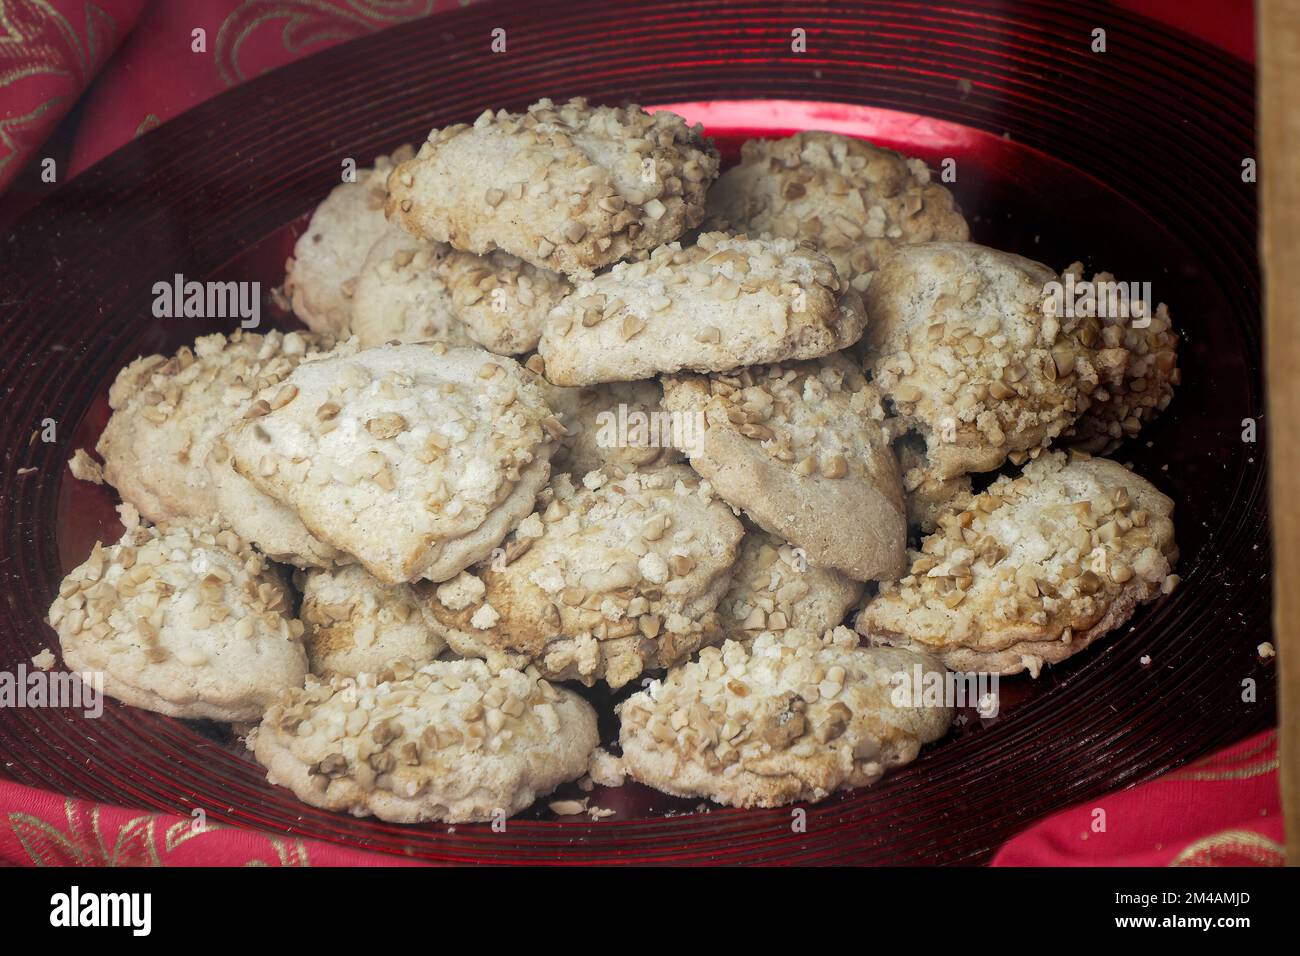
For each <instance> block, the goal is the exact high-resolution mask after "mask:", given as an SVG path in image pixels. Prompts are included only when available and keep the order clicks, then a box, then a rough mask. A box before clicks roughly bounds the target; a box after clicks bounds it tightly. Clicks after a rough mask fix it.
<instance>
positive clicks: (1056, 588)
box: [857, 452, 1178, 676]
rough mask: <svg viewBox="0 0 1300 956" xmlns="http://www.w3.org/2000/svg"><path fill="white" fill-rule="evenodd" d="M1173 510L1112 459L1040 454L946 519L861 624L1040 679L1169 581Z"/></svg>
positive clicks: (955, 664) (876, 635)
mask: <svg viewBox="0 0 1300 956" xmlns="http://www.w3.org/2000/svg"><path fill="white" fill-rule="evenodd" d="M1173 510H1174V505H1173V502H1172V501H1170V500H1169V499H1168V498H1166V497H1165V496H1164V495H1162V494H1161V493H1160V492H1159V491H1157V490H1156V489H1155V488H1154V487H1152V485H1151V484H1149V483H1148V482H1147V481H1145V480H1144V479H1142V478H1139V477H1138V476H1137V475H1135V474H1133V473H1132V472H1131V471H1129V470H1128V469H1126V468H1124V467H1123V466H1122V465H1119V464H1116V463H1115V462H1113V461H1108V460H1106V459H1104V458H1089V457H1088V456H1086V455H1076V456H1074V457H1073V458H1069V457H1067V456H1066V455H1065V454H1064V453H1062V452H1047V453H1044V454H1043V455H1042V456H1040V457H1039V458H1037V459H1035V460H1034V461H1032V462H1030V463H1029V464H1028V465H1026V466H1025V469H1024V473H1023V474H1022V475H1021V476H1020V477H1019V478H1012V477H1010V476H1003V477H1001V478H999V479H998V480H997V481H995V482H994V483H993V484H992V485H990V486H989V488H988V490H987V491H985V492H984V493H983V494H980V495H977V496H976V497H975V499H974V501H973V502H972V503H971V505H970V507H968V508H966V509H965V510H963V511H958V512H954V513H951V514H948V515H944V516H943V517H941V518H940V520H939V523H940V527H941V530H939V531H936V532H935V533H934V534H931V535H929V536H927V537H926V538H925V539H924V540H923V541H922V542H921V550H920V551H919V552H913V554H912V567H911V571H910V573H909V574H908V576H907V577H905V578H903V579H902V580H901V581H898V582H896V583H891V584H883V585H881V588H880V594H879V596H877V597H876V598H874V599H873V600H871V601H869V602H868V603H867V605H866V607H864V608H863V609H862V611H861V613H860V614H859V615H858V619H857V628H858V630H859V631H860V632H861V633H863V634H864V635H866V636H867V637H868V638H870V639H871V640H872V642H873V643H874V642H879V643H886V644H893V645H896V646H901V647H912V648H916V649H918V650H925V651H929V652H931V653H933V654H935V655H936V656H938V657H939V658H940V659H941V660H942V661H943V662H944V663H945V664H947V665H948V666H949V667H951V668H953V669H954V670H962V671H992V672H995V673H1001V674H1015V673H1019V672H1020V671H1022V670H1028V671H1030V673H1032V674H1034V675H1035V676H1037V674H1038V672H1039V669H1040V668H1041V667H1042V665H1043V664H1044V663H1049V664H1054V663H1056V662H1058V661H1062V660H1064V659H1065V658H1067V657H1069V656H1070V655H1071V654H1075V653H1078V652H1079V651H1081V650H1083V649H1084V648H1085V647H1087V646H1088V645H1089V644H1091V643H1092V642H1093V641H1094V640H1096V639H1097V638H1099V637H1101V636H1102V635H1103V634H1106V633H1107V632H1109V631H1113V630H1115V629H1116V628H1118V627H1119V626H1120V625H1122V624H1123V623H1124V622H1125V621H1127V620H1128V619H1129V617H1130V616H1131V615H1132V614H1133V610H1134V608H1136V607H1137V605H1139V604H1142V603H1145V602H1148V601H1152V600H1155V598H1156V597H1158V596H1159V595H1160V594H1161V592H1162V591H1164V592H1166V593H1167V592H1168V591H1170V590H1172V589H1173V587H1174V585H1176V584H1177V577H1176V576H1174V575H1171V574H1170V567H1171V566H1172V565H1173V563H1174V562H1175V561H1176V560H1177V559H1178V547H1177V545H1176V544H1175V543H1174V525H1173V521H1172V520H1171V518H1172V515H1173Z"/></svg>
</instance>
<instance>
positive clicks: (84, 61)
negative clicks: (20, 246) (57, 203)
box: [0, 0, 117, 182]
mask: <svg viewBox="0 0 1300 956" xmlns="http://www.w3.org/2000/svg"><path fill="white" fill-rule="evenodd" d="M84 12H85V21H86V26H85V30H86V35H85V36H84V37H82V36H81V35H80V34H79V33H78V32H77V30H76V29H75V28H74V27H73V25H72V24H71V23H70V22H69V21H68V19H67V18H66V17H65V16H63V14H61V13H59V11H58V10H56V9H54V7H53V6H52V5H51V4H50V3H49V2H48V0H0V97H4V98H5V99H6V101H7V102H9V103H12V104H18V105H17V106H16V107H13V108H16V109H19V110H22V112H21V113H19V114H18V115H15V116H10V117H7V118H3V119H0V182H2V181H3V180H4V178H5V176H6V174H7V173H12V172H13V170H12V169H11V168H10V167H11V166H12V165H13V164H14V163H15V161H16V160H18V159H19V158H20V157H25V156H26V153H27V152H28V151H30V150H32V149H35V148H36V147H37V146H38V145H40V142H41V140H42V139H43V138H44V135H45V133H46V132H47V131H48V125H49V118H48V114H49V113H50V112H51V111H53V110H56V109H58V108H60V107H63V106H65V105H67V104H70V103H71V102H72V101H74V100H75V99H76V98H77V96H78V95H80V93H81V91H82V90H83V89H85V87H86V85H87V84H88V83H89V82H90V80H91V79H92V78H93V77H94V75H95V74H96V73H97V72H98V71H99V68H100V66H101V64H102V62H103V60H104V59H105V58H106V57H107V56H108V54H109V53H110V52H111V51H112V50H113V49H114V47H115V46H116V33H117V25H116V23H115V22H114V20H113V18H112V17H111V16H110V15H109V14H108V13H106V12H105V11H104V10H103V9H101V8H100V7H97V6H95V5H93V4H91V3H87V4H86V5H85V7H84ZM51 79H53V80H56V81H57V82H56V83H54V84H49V81H50V80H51ZM42 81H44V82H42ZM47 85H48V86H52V87H53V89H50V88H47ZM25 86H30V87H32V89H24V88H23V87H25ZM38 96H39V97H40V99H37V97H38ZM25 101H26V102H25ZM26 107H29V108H26Z"/></svg>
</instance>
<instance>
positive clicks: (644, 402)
mask: <svg viewBox="0 0 1300 956" xmlns="http://www.w3.org/2000/svg"><path fill="white" fill-rule="evenodd" d="M529 361H530V363H531V364H532V365H535V366H539V367H540V362H541V360H540V358H538V357H537V356H534V357H533V358H532V359H530V360H529ZM541 382H542V383H544V384H543V388H544V391H545V393H546V400H547V403H548V404H549V405H550V406H551V408H552V409H554V411H555V414H556V417H558V418H559V419H560V422H561V423H562V424H563V425H564V430H565V435H564V437H563V438H561V439H560V448H559V450H558V451H557V452H556V453H555V457H554V458H552V459H551V470H552V471H553V472H554V473H555V474H560V473H562V472H567V473H568V474H570V475H572V476H573V477H574V478H575V479H577V480H579V481H580V480H581V479H582V476H583V475H585V474H586V473H587V472H589V471H596V470H597V469H600V468H605V467H607V466H608V467H610V468H611V469H617V470H621V471H624V472H628V471H633V470H636V471H643V472H644V471H653V470H654V469H656V468H662V467H663V466H665V465H672V464H677V463H678V462H680V461H681V460H682V455H681V452H679V451H678V450H677V448H676V445H678V444H681V445H683V446H686V447H689V446H691V445H693V444H694V442H695V440H696V439H697V438H699V437H702V436H701V435H696V434H694V433H693V432H692V431H691V429H692V428H693V427H694V424H695V420H694V419H693V418H690V417H688V418H685V419H683V418H681V417H680V416H676V415H673V414H672V413H671V412H668V411H666V410H665V409H663V408H662V407H661V406H660V402H661V401H662V400H663V394H664V393H663V389H662V388H660V386H659V383H658V382H653V381H651V382H610V383H608V384H605V385H591V386H588V387H586V388H562V387H560V386H558V385H551V384H549V383H546V382H545V379H542V380H541Z"/></svg>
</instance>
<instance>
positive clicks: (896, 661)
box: [619, 627, 952, 807]
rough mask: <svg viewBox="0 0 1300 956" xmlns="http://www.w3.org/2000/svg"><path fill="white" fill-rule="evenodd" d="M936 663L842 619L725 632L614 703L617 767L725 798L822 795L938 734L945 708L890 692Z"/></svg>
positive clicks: (776, 799) (753, 803) (858, 782)
mask: <svg viewBox="0 0 1300 956" xmlns="http://www.w3.org/2000/svg"><path fill="white" fill-rule="evenodd" d="M944 673H945V672H944V669H943V666H942V665H940V664H939V663H938V662H937V661H935V660H933V659H932V658H929V657H927V656H925V655H922V654H916V653H913V652H911V651H904V650H900V649H897V648H880V647H875V648H872V647H859V646H858V639H857V635H855V634H854V633H853V632H852V631H850V630H849V629H848V628H846V627H837V628H835V629H834V630H833V631H829V632H827V633H826V634H825V635H824V636H820V637H819V636H817V635H816V634H810V633H807V632H802V631H786V632H785V633H783V634H772V633H764V634H760V635H759V636H758V637H756V638H755V639H754V640H753V642H752V643H750V644H748V645H745V644H741V643H738V642H736V641H727V642H726V643H725V644H724V645H722V647H707V648H705V649H704V650H702V651H701V652H700V656H699V659H698V660H696V661H692V662H691V663H688V664H683V665H682V666H681V667H676V668H673V669H672V670H671V671H669V672H668V675H667V676H666V677H665V678H663V680H655V681H652V682H651V683H650V686H649V687H648V688H647V689H646V690H644V691H641V692H640V693H638V694H633V695H632V696H631V697H629V698H628V699H627V700H626V701H624V702H623V704H622V705H621V706H620V707H619V717H620V727H619V742H620V743H621V745H622V747H623V766H624V769H626V771H627V772H628V774H629V775H630V776H632V777H633V778H634V779H636V780H639V781H641V782H642V783H645V784H648V785H650V786H652V787H654V788H655V789H656V790H662V791H663V792H664V793H669V794H673V795H675V796H679V797H707V798H709V799H710V800H713V801H716V802H717V803H722V804H726V805H728V806H734V807H776V806H781V805H782V804H787V803H794V802H795V801H796V800H807V801H812V802H816V801H819V800H825V799H826V798H827V797H828V796H830V795H831V794H832V793H834V792H835V791H836V790H846V789H852V788H855V787H865V786H869V785H870V784H873V783H875V782H876V781H877V780H879V779H880V778H881V777H883V776H884V774H885V771H886V770H890V769H893V768H895V767H899V766H902V765H903V764H906V763H910V762H911V761H913V760H915V759H916V756H917V754H918V753H919V752H920V749H921V747H922V745H924V744H927V743H930V742H932V741H935V740H938V739H939V738H940V737H942V736H943V735H944V734H945V733H946V732H947V730H948V726H949V724H950V723H951V721H952V710H951V709H950V708H948V707H942V706H926V705H924V704H923V703H921V702H920V701H919V700H913V699H912V697H911V695H907V698H908V699H906V700H901V701H900V700H898V697H899V696H900V694H903V693H905V691H906V688H907V686H910V685H913V684H914V683H915V682H916V678H917V676H922V679H923V680H924V679H926V678H925V676H924V675H929V674H934V675H936V676H939V675H943V674H944ZM930 679H934V678H930Z"/></svg>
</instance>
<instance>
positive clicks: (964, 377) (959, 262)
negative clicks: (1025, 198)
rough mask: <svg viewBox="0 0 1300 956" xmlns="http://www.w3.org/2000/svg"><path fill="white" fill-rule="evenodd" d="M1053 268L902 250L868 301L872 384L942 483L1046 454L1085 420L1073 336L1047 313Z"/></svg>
mask: <svg viewBox="0 0 1300 956" xmlns="http://www.w3.org/2000/svg"><path fill="white" fill-rule="evenodd" d="M1056 280H1057V276H1056V273H1055V272H1053V271H1052V270H1051V269H1049V268H1048V267H1047V266H1044V265H1041V264H1040V263H1037V262H1033V261H1031V260H1029V259H1025V258H1023V257H1021V256H1015V255H1011V254H1010V253H1006V252H998V251H997V250H994V249H989V248H986V247H984V246H979V245H976V244H974V243H969V242H967V243H950V242H936V243H924V244H921V245H913V246H902V247H900V248H899V249H897V250H896V251H895V252H894V253H893V254H892V255H891V256H890V257H889V258H888V259H887V260H886V261H885V262H884V263H883V264H882V265H881V267H880V269H879V270H878V271H877V272H876V274H875V277H874V278H873V279H872V281H871V284H870V286H869V287H868V289H867V292H866V295H865V296H864V301H865V303H866V307H867V313H868V314H869V315H870V316H871V324H870V326H869V327H868V329H867V333H866V335H865V336H864V340H863V341H864V345H865V346H866V348H867V366H868V368H869V369H870V370H871V372H872V376H873V381H874V382H875V383H876V384H877V385H878V386H879V387H880V389H881V391H883V392H884V393H885V395H886V396H887V397H888V398H889V399H890V400H891V401H892V402H893V404H894V406H895V408H896V409H897V411H898V413H899V414H900V415H902V416H904V417H905V418H907V419H908V420H909V421H911V422H912V423H914V425H915V427H916V428H917V430H918V431H919V432H920V433H921V434H922V435H923V437H924V438H925V440H926V445H927V458H928V464H929V467H930V468H932V469H933V472H934V475H935V477H936V478H939V479H946V478H952V477H955V476H957V475H962V474H965V473H967V472H978V471H991V470H992V469H994V468H997V467H998V466H999V465H1001V464H1002V462H1003V461H1005V460H1006V459H1007V458H1008V457H1009V456H1011V455H1016V456H1017V457H1019V458H1020V459H1021V460H1023V458H1024V457H1025V456H1027V454H1028V453H1030V452H1033V451H1035V450H1037V449H1039V448H1042V447H1044V446H1046V445H1047V443H1048V442H1050V441H1051V440H1052V439H1053V438H1055V437H1056V436H1057V435H1059V434H1060V433H1061V431H1062V430H1063V429H1065V428H1066V427H1067V426H1068V425H1070V424H1071V423H1072V422H1073V421H1074V420H1075V418H1076V417H1078V414H1079V408H1080V396H1081V388H1086V387H1088V385H1087V384H1085V382H1084V380H1083V379H1082V378H1081V377H1080V376H1079V375H1078V374H1077V373H1076V371H1075V360H1076V357H1077V356H1078V355H1079V354H1081V353H1083V352H1086V349H1084V348H1082V347H1081V346H1080V345H1079V343H1078V342H1077V341H1075V340H1074V339H1073V337H1072V335H1071V333H1072V331H1073V328H1074V324H1075V323H1076V322H1077V321H1078V320H1076V319H1070V318H1065V317H1060V316H1057V315H1052V314H1049V313H1050V302H1051V299H1050V290H1049V284H1050V283H1054V282H1055V281H1056Z"/></svg>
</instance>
